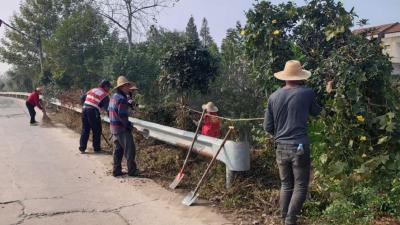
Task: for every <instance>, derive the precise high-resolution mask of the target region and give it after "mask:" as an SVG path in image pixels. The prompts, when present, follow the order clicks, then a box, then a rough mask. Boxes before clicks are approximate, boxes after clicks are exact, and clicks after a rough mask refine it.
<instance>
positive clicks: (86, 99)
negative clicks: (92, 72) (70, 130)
mask: <svg viewBox="0 0 400 225" xmlns="http://www.w3.org/2000/svg"><path fill="white" fill-rule="evenodd" d="M111 87H112V85H111V83H110V81H108V80H103V81H101V83H100V85H99V87H97V88H93V89H91V90H90V91H88V92H87V93H86V95H84V96H82V99H81V100H82V102H83V107H82V132H81V138H80V141H79V151H81V153H84V152H85V150H86V147H87V142H88V140H89V134H90V130H92V133H93V150H94V152H100V151H101V147H100V146H101V142H100V137H101V132H102V131H101V117H100V112H101V111H102V110H104V111H107V110H108V104H109V103H110V98H109V97H108V94H109V91H110V89H111Z"/></svg>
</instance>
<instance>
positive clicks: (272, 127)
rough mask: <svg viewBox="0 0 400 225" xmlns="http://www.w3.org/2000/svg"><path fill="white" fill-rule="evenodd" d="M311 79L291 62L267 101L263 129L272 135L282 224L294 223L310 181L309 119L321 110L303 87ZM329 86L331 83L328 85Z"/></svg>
mask: <svg viewBox="0 0 400 225" xmlns="http://www.w3.org/2000/svg"><path fill="white" fill-rule="evenodd" d="M310 76H311V73H310V72H309V71H306V70H303V69H302V66H301V64H300V62H299V61H297V60H291V61H288V62H287V63H286V65H285V69H284V70H283V71H281V72H278V73H275V77H276V78H277V79H279V80H283V81H285V82H286V85H285V86H284V87H283V88H280V89H278V90H277V91H275V92H274V93H272V94H271V96H270V97H269V99H268V108H267V109H266V112H265V119H264V129H265V131H267V132H268V133H270V134H272V135H273V136H274V141H275V142H276V144H277V147H276V161H277V164H278V168H279V176H280V179H281V191H280V199H279V203H280V208H281V213H282V219H283V222H284V224H285V225H294V224H297V218H298V216H299V215H300V212H301V209H302V207H303V203H304V201H305V199H306V195H307V189H308V184H309V178H310V169H311V159H310V141H309V138H308V135H307V121H308V118H309V116H310V115H311V116H317V115H318V114H319V113H320V111H321V107H320V106H319V105H318V104H317V101H316V95H315V93H314V91H313V90H312V89H311V88H308V87H306V86H303V85H302V81H303V80H307V79H308V78H309V77H310ZM328 85H329V86H331V84H329V83H328Z"/></svg>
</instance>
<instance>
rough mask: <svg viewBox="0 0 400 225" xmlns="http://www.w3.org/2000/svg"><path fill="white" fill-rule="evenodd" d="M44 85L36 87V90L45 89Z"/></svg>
mask: <svg viewBox="0 0 400 225" xmlns="http://www.w3.org/2000/svg"><path fill="white" fill-rule="evenodd" d="M43 89H44V87H43V86H39V87H37V88H36V91H43Z"/></svg>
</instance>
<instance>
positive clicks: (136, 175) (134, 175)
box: [128, 169, 141, 177]
mask: <svg viewBox="0 0 400 225" xmlns="http://www.w3.org/2000/svg"><path fill="white" fill-rule="evenodd" d="M140 174H141V172H140V170H138V169H137V170H135V172H133V173H128V176H130V177H138V176H140Z"/></svg>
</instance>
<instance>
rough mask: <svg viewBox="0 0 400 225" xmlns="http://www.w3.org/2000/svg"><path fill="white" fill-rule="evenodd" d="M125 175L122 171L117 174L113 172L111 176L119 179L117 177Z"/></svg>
mask: <svg viewBox="0 0 400 225" xmlns="http://www.w3.org/2000/svg"><path fill="white" fill-rule="evenodd" d="M125 174H126V173H124V172H122V171H118V172H113V173H112V175H113V176H114V177H119V176H123V175H125Z"/></svg>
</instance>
